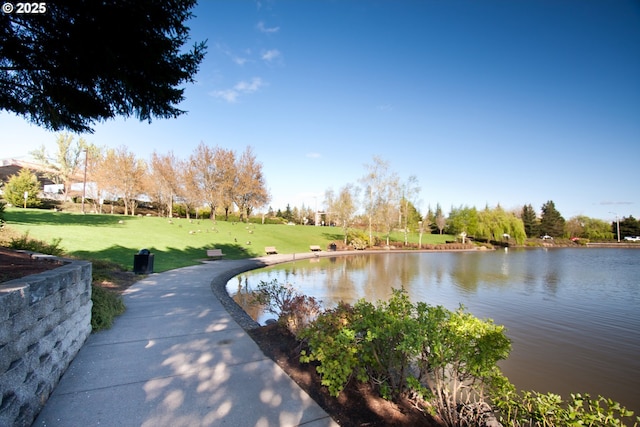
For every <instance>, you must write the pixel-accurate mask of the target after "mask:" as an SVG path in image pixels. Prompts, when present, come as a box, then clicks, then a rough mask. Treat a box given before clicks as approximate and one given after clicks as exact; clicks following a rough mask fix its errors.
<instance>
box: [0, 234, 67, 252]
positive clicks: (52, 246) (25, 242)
mask: <svg viewBox="0 0 640 427" xmlns="http://www.w3.org/2000/svg"><path fill="white" fill-rule="evenodd" d="M61 241H62V239H60V238H56V239H53V241H52V242H51V243H47V242H43V241H42V240H37V239H31V238H30V237H29V233H28V232H27V233H24V234H23V235H22V236H20V237H15V238H11V239H10V241H9V247H10V248H11V249H22V250H27V251H31V252H37V253H41V254H47V255H55V256H61V255H63V254H64V250H63V249H62V248H61V247H60V242H61Z"/></svg>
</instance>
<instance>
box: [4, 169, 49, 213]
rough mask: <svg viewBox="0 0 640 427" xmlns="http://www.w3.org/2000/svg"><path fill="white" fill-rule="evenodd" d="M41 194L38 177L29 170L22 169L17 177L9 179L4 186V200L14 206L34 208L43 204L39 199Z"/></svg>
mask: <svg viewBox="0 0 640 427" xmlns="http://www.w3.org/2000/svg"><path fill="white" fill-rule="evenodd" d="M39 192H40V183H39V182H38V177H37V176H36V175H35V174H34V173H33V172H31V171H30V170H29V169H22V170H21V171H20V172H19V173H18V174H17V175H13V176H12V177H11V178H9V181H8V182H7V184H6V185H5V186H4V199H5V200H6V201H7V202H9V203H11V204H12V205H14V206H25V207H28V208H32V207H37V206H40V204H41V203H40V199H38V193H39ZM25 194H26V197H25Z"/></svg>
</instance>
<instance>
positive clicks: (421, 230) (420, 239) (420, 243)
mask: <svg viewBox="0 0 640 427" xmlns="http://www.w3.org/2000/svg"><path fill="white" fill-rule="evenodd" d="M418 228H419V229H420V237H419V238H418V247H419V248H420V249H422V232H423V231H424V230H423V229H422V221H418Z"/></svg>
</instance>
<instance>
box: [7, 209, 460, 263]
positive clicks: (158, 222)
mask: <svg viewBox="0 0 640 427" xmlns="http://www.w3.org/2000/svg"><path fill="white" fill-rule="evenodd" d="M5 217H6V220H7V225H8V226H9V227H10V228H11V229H13V230H14V231H18V232H19V233H27V232H28V233H29V236H30V237H31V238H34V239H39V240H43V241H47V242H50V241H54V240H55V239H61V242H60V245H59V246H60V247H61V248H62V249H63V250H64V251H65V252H66V253H67V254H69V255H72V256H75V257H79V258H91V259H103V260H107V261H112V262H116V263H118V264H120V265H122V266H125V267H127V268H129V269H130V268H132V265H133V255H135V254H136V253H137V252H138V251H139V250H140V249H143V248H144V249H149V250H150V251H151V252H152V253H153V254H154V271H156V272H160V271H166V270H171V269H174V268H179V267H184V266H187V265H193V264H196V263H198V261H199V260H201V259H203V258H206V254H205V251H206V249H210V248H219V249H222V252H223V253H224V254H225V258H226V259H240V258H249V257H255V256H261V255H264V247H265V246H275V247H276V248H277V249H278V252H279V253H296V252H308V251H309V246H310V245H319V246H320V247H322V248H326V247H327V245H328V244H329V243H331V242H332V241H334V240H342V239H343V234H342V229H340V228H337V227H314V226H300V225H296V226H292V225H280V224H244V223H233V222H226V221H216V222H215V223H214V222H213V221H211V220H209V219H205V220H192V221H189V220H187V219H175V218H174V219H173V220H171V221H169V220H168V219H167V218H158V217H130V216H123V215H109V214H86V215H83V214H79V213H70V212H54V211H46V210H37V209H26V210H25V209H17V208H9V209H7V212H6V214H5ZM448 238H449V236H444V235H443V236H439V235H431V234H428V235H427V234H425V235H423V238H422V242H423V243H424V244H427V243H442V242H444V241H445V240H446V239H448ZM394 239H395V240H397V241H403V240H404V236H403V235H402V234H401V233H397V235H396V236H394ZM410 241H411V242H414V243H415V242H417V241H418V235H417V234H416V233H412V234H411V235H410Z"/></svg>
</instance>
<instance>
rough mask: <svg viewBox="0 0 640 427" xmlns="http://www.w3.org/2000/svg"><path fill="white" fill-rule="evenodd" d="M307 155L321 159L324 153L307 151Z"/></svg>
mask: <svg viewBox="0 0 640 427" xmlns="http://www.w3.org/2000/svg"><path fill="white" fill-rule="evenodd" d="M307 157H308V158H310V159H319V158H320V157H322V154H320V153H314V152H312V153H307Z"/></svg>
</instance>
